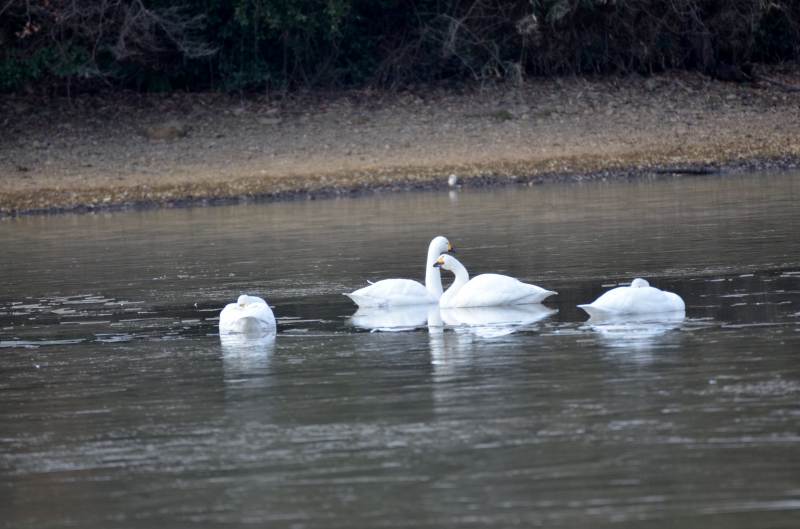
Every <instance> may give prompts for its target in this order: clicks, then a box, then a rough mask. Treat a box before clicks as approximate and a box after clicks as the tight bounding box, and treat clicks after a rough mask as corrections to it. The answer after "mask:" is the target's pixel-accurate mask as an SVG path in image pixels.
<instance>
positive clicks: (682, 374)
mask: <svg viewBox="0 0 800 529" xmlns="http://www.w3.org/2000/svg"><path fill="white" fill-rule="evenodd" d="M799 199H800V174H778V175H764V174H761V175H746V176H730V175H729V176H724V177H708V178H705V177H704V178H688V179H677V180H672V179H665V180H660V181H652V182H649V181H648V182H637V183H598V184H586V185H572V186H557V185H554V186H536V187H532V188H509V189H498V190H494V191H481V192H475V191H460V192H456V193H420V194H416V193H410V194H399V195H386V196H369V197H364V198H358V199H342V200H330V201H319V202H317V201H309V202H293V203H279V204H251V205H240V206H231V207H216V208H207V209H180V210H160V211H146V212H124V213H109V214H97V215H76V216H72V215H63V216H54V217H30V218H21V219H14V220H8V219H7V220H4V221H0V248H2V253H0V272H2V278H3V283H2V286H1V287H0V527H14V528H37V529H38V528H48V527H59V528H61V527H80V528H107V527H142V528H151V527H216V526H226V527H249V526H254V527H297V528H300V527H342V528H352V527H446V526H481V527H508V526H515V525H517V526H526V527H530V526H542V527H558V528H576V527H592V528H597V527H653V528H667V527H670V528H671V527H704V528H717V527H719V528H726V529H730V528H748V529H751V528H761V527H770V528H783V527H785V528H796V527H799V526H800V444H799V443H800V360H799V359H798V355H800V235H798V233H799V230H800V208H798V200H799ZM437 234H444V235H446V236H448V237H449V238H450V240H451V241H452V242H453V243H454V245H455V246H456V247H457V251H458V254H457V255H458V256H459V258H460V259H461V260H462V262H464V263H465V265H466V266H467V267H468V268H469V270H470V271H471V272H472V273H473V274H477V273H481V272H490V271H491V272H500V273H506V274H510V275H513V276H516V277H519V278H520V279H523V280H525V281H528V282H533V283H535V284H538V285H540V286H543V287H546V288H549V289H553V290H557V291H558V292H559V295H558V296H556V297H553V298H550V299H549V300H548V301H547V302H546V303H545V305H546V306H547V307H548V309H547V310H545V309H541V310H539V312H536V311H535V310H534V311H532V312H531V311H528V312H525V311H523V312H522V313H520V314H516V316H514V317H513V318H510V320H513V322H512V323H509V322H508V321H499V323H498V316H497V315H496V314H495V315H493V314H488V315H487V314H486V313H480V312H479V313H477V314H470V315H467V316H463V315H462V316H459V318H461V319H458V318H455V321H454V320H453V318H454V317H452V316H451V317H450V318H449V320H448V321H443V323H444V324H445V326H444V327H439V326H431V327H430V328H429V326H428V323H429V318H430V319H433V320H435V319H436V315H428V314H426V313H421V314H420V313H413V311H412V313H407V314H401V315H388V316H387V315H377V316H375V315H372V316H370V315H367V316H368V317H366V318H364V317H363V316H359V315H357V316H356V317H354V318H351V317H352V316H353V313H354V312H355V307H354V306H353V305H352V304H351V303H350V302H349V300H348V299H347V298H345V297H344V296H342V295H341V293H343V292H346V291H350V290H353V289H355V288H358V287H361V286H364V285H365V284H366V281H367V280H377V279H381V278H386V277H411V278H419V279H421V278H422V276H423V274H424V257H425V251H426V248H427V243H428V241H429V240H430V239H431V238H432V237H433V236H434V235H437ZM637 276H641V277H645V278H647V279H649V280H650V281H651V283H652V284H654V285H655V286H658V287H660V288H664V289H667V290H671V291H674V292H677V293H678V294H680V295H681V296H683V298H684V299H685V300H686V303H687V314H686V319H684V320H680V321H670V320H656V321H645V322H614V323H610V324H604V325H597V324H592V323H588V324H587V322H586V316H585V315H584V314H583V313H582V312H581V311H580V310H579V309H577V308H576V307H575V305H576V304H578V303H584V302H588V301H591V300H592V299H594V298H595V297H597V296H598V295H599V294H600V293H601V292H603V291H604V290H607V289H608V288H610V287H611V286H614V285H616V284H618V283H622V282H627V281H630V280H631V279H632V278H633V277H637ZM446 280H449V278H447V279H446ZM241 292H249V293H251V294H257V295H261V296H263V297H265V298H266V299H268V301H269V302H270V304H271V305H272V306H273V307H274V311H275V313H276V315H277V317H278V335H277V338H276V339H275V340H274V342H273V341H269V340H262V341H251V342H246V341H239V342H236V341H234V342H230V341H226V342H222V341H221V340H220V337H219V336H218V335H217V334H216V316H217V314H218V312H219V310H220V309H221V307H222V306H223V305H224V304H225V303H227V302H230V301H232V300H233V299H234V298H235V297H236V296H237V295H238V294H239V293H241ZM440 316H441V317H442V319H446V318H444V315H440ZM501 316H502V315H501ZM376 318H377V319H376ZM381 318H382V319H381ZM492 318H494V319H492ZM499 319H500V320H503V318H502V317H499ZM506 320H509V318H508V317H506ZM387 322H389V323H392V322H399V327H392V326H391V325H388V324H387ZM376 326H377V327H380V328H382V329H383V331H376V332H370V327H376ZM387 327H389V328H387ZM401 329H405V330H403V331H402V332H390V331H400V330H401Z"/></svg>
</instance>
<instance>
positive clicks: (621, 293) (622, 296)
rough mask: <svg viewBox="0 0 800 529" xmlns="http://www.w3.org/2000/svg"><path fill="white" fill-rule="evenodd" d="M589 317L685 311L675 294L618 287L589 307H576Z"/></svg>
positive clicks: (649, 288)
mask: <svg viewBox="0 0 800 529" xmlns="http://www.w3.org/2000/svg"><path fill="white" fill-rule="evenodd" d="M578 306H579V307H580V308H582V309H583V310H585V311H586V312H588V313H589V315H590V316H595V315H607V314H648V313H658V312H672V311H682V310H685V305H684V302H683V300H682V299H681V298H680V296H678V295H677V294H674V293H672V292H664V291H662V290H659V289H657V288H655V287H649V286H648V287H639V288H634V287H618V288H615V289H612V290H609V291H608V292H606V293H605V294H603V295H602V296H600V297H599V298H597V299H596V300H595V301H594V302H593V303H591V304H589V305H578Z"/></svg>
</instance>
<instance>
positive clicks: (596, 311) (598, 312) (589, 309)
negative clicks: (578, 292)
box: [578, 304, 609, 318]
mask: <svg viewBox="0 0 800 529" xmlns="http://www.w3.org/2000/svg"><path fill="white" fill-rule="evenodd" d="M578 308H579V309H583V310H584V311H586V313H587V314H588V315H589V317H591V318H597V317H602V316H606V315H608V314H609V312H608V311H607V310H603V309H600V308H597V307H595V306H594V305H591V304H584V305H578Z"/></svg>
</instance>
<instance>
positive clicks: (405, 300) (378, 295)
mask: <svg viewBox="0 0 800 529" xmlns="http://www.w3.org/2000/svg"><path fill="white" fill-rule="evenodd" d="M452 250H453V247H452V245H451V244H450V241H448V240H447V238H446V237H442V236H441V235H440V236H438V237H435V238H434V239H433V240H432V241H431V243H430V245H428V257H427V259H426V261H425V284H424V285H423V284H422V283H420V282H418V281H412V280H411V279H383V280H381V281H378V282H377V283H373V284H371V285H369V286H366V287H364V288H360V289H358V290H356V291H354V292H350V293H349V294H345V296H347V297H349V298H350V299H352V300H353V301H354V302H355V304H356V305H358V306H359V307H399V306H404V305H427V304H430V303H436V302H438V301H439V297H441V295H442V276H441V274H440V273H439V270H437V269H435V268H432V266H433V263H434V261H436V258H437V257H438V256H439V255H440V254H442V253H445V252H450V251H452Z"/></svg>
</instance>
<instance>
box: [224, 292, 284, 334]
mask: <svg viewBox="0 0 800 529" xmlns="http://www.w3.org/2000/svg"><path fill="white" fill-rule="evenodd" d="M275 330H276V327H275V316H274V315H273V314H272V309H270V308H269V305H267V302H266V301H264V300H263V299H261V298H259V297H256V296H247V295H245V294H242V295H241V296H239V299H238V300H236V303H229V304H228V305H225V308H224V309H222V312H220V313H219V332H220V334H226V333H243V334H270V333H275Z"/></svg>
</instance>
